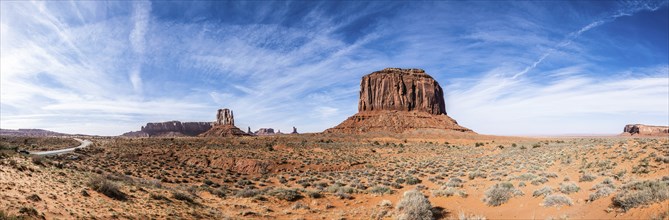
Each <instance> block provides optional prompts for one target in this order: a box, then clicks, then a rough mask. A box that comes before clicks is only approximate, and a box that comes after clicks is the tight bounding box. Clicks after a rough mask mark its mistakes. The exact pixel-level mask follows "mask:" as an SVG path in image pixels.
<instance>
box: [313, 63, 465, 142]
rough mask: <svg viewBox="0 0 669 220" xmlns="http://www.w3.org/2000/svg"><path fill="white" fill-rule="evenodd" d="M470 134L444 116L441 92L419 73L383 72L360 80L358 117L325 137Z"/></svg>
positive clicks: (407, 71) (349, 120) (434, 82)
mask: <svg viewBox="0 0 669 220" xmlns="http://www.w3.org/2000/svg"><path fill="white" fill-rule="evenodd" d="M425 129H437V130H449V131H459V132H471V133H473V131H472V130H470V129H468V128H465V127H462V126H460V125H458V123H457V122H456V121H455V120H453V119H452V118H450V117H448V116H447V115H446V105H445V103H444V91H443V89H442V88H441V86H439V83H437V81H436V80H434V78H432V77H431V76H430V75H428V74H427V73H425V71H424V70H422V69H399V68H386V69H383V70H381V71H376V72H373V73H370V74H367V75H365V76H363V77H362V80H361V82H360V100H359V101H358V113H356V114H355V115H353V116H351V117H349V118H348V119H346V120H344V121H343V122H342V123H340V124H339V125H337V126H335V127H333V128H330V129H327V130H325V133H354V134H355V133H368V132H393V133H403V132H407V131H412V130H425Z"/></svg>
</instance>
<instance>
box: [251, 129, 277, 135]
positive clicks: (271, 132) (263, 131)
mask: <svg viewBox="0 0 669 220" xmlns="http://www.w3.org/2000/svg"><path fill="white" fill-rule="evenodd" d="M254 134H255V135H258V136H268V135H275V134H276V133H274V129H273V128H261V129H258V130H257V131H256V132H254Z"/></svg>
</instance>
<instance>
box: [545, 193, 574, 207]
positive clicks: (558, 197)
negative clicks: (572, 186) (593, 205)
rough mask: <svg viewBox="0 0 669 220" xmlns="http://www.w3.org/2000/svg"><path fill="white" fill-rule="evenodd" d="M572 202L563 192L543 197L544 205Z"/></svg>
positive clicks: (560, 204) (568, 204)
mask: <svg viewBox="0 0 669 220" xmlns="http://www.w3.org/2000/svg"><path fill="white" fill-rule="evenodd" d="M573 204H574V202H572V201H571V198H569V196H567V195H564V194H552V195H548V196H546V198H544V202H543V205H544V206H562V205H567V206H571V205H573Z"/></svg>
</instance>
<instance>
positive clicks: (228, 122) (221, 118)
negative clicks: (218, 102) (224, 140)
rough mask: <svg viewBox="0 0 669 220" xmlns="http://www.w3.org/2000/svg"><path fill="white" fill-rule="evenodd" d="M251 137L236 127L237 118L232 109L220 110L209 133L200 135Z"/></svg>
mask: <svg viewBox="0 0 669 220" xmlns="http://www.w3.org/2000/svg"><path fill="white" fill-rule="evenodd" d="M246 135H249V134H247V133H246V132H244V131H242V130H241V129H239V128H238V127H236V126H235V117H234V116H233V114H232V111H231V110H230V109H227V108H224V109H219V110H218V113H217V114H216V122H214V126H213V127H211V129H209V130H208V131H207V132H204V133H202V134H200V135H199V136H201V137H231V136H246Z"/></svg>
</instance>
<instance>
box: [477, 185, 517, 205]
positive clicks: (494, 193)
mask: <svg viewBox="0 0 669 220" xmlns="http://www.w3.org/2000/svg"><path fill="white" fill-rule="evenodd" d="M521 195H523V192H522V191H520V190H518V189H516V188H515V187H513V184H512V183H509V182H505V183H498V184H495V185H493V186H492V187H490V188H489V189H488V190H487V191H486V192H485V198H484V199H483V201H485V202H486V204H488V205H489V206H500V205H502V204H504V203H506V202H507V201H509V199H511V198H513V197H515V196H521Z"/></svg>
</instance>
